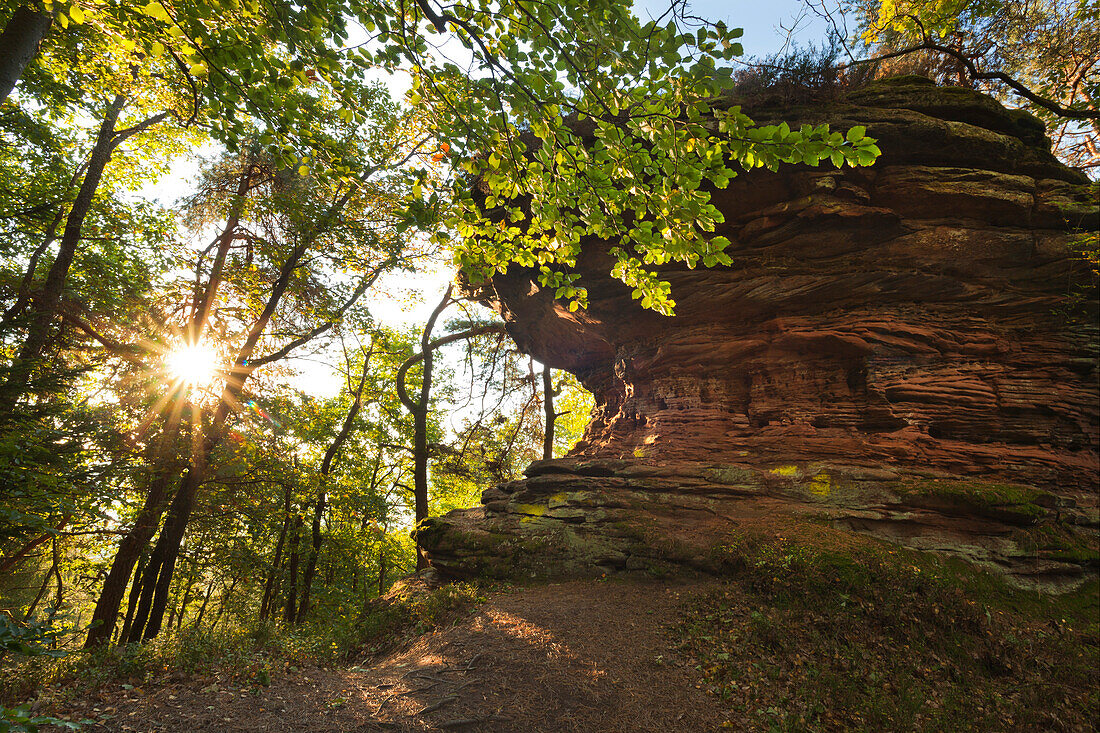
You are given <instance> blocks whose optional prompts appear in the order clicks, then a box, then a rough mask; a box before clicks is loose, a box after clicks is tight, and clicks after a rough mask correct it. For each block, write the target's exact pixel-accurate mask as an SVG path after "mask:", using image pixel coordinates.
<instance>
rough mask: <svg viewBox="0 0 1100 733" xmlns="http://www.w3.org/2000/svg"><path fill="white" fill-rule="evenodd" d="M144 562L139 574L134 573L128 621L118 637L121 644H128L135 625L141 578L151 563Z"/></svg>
mask: <svg viewBox="0 0 1100 733" xmlns="http://www.w3.org/2000/svg"><path fill="white" fill-rule="evenodd" d="M143 560H144V561H143V562H141V563H140V564H139V565H138V569H137V572H136V573H134V582H133V585H131V586H130V597H129V598H127V599H126V620H125V621H123V622H122V631H121V632H120V633H119V635H118V641H119V643H120V644H125V643H126V638H127V637H128V636H129V635H130V627H131V626H132V625H133V623H134V612H135V611H136V610H137V602H138V598H140V597H141V576H142V573H144V572H145V566H146V565H147V564H148V563H149V558H148V557H145V558H143Z"/></svg>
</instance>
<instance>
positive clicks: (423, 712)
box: [414, 695, 458, 715]
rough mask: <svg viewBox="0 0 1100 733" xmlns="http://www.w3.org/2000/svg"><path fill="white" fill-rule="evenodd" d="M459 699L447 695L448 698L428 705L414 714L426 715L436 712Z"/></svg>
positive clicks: (455, 696)
mask: <svg viewBox="0 0 1100 733" xmlns="http://www.w3.org/2000/svg"><path fill="white" fill-rule="evenodd" d="M457 699H458V695H447V697H445V698H443V699H442V700H439V701H437V702H434V703H432V704H431V705H426V706H425V707H423V708H421V709H420V710H417V711H416V713H414V714H415V715H426V714H428V713H431V712H435V711H436V710H439V709H440V708H441V707H443V706H444V705H446V704H447V703H451V702H454V701H455V700H457Z"/></svg>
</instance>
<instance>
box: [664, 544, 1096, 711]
mask: <svg viewBox="0 0 1100 733" xmlns="http://www.w3.org/2000/svg"><path fill="white" fill-rule="evenodd" d="M812 533H813V535H814V536H812V537H809V536H806V535H803V536H801V537H799V538H798V539H797V540H792V539H776V538H775V537H774V536H773V537H770V538H766V539H765V538H763V537H761V536H752V535H743V536H741V537H738V538H736V539H735V540H734V541H733V542H731V543H729V544H726V545H724V546H723V547H720V548H716V549H715V551H714V553H713V557H712V559H713V561H714V562H715V563H716V564H720V565H722V566H723V567H724V571H725V573H726V574H727V576H728V577H729V582H728V583H727V584H726V585H724V586H723V587H722V588H720V589H718V590H715V591H713V592H711V593H709V594H706V595H705V596H703V597H701V598H700V599H698V600H697V601H695V602H694V603H693V604H691V606H690V608H689V610H688V612H687V614H686V615H685V617H684V618H683V620H682V621H681V622H680V623H679V624H678V625H677V627H676V629H675V632H676V634H677V636H678V637H679V639H680V644H681V647H682V648H683V649H684V650H687V651H689V652H690V653H692V654H693V655H694V656H695V658H696V659H697V660H698V664H699V667H698V669H699V672H700V676H701V684H703V685H705V687H706V688H707V689H708V690H709V691H711V692H712V693H713V694H714V695H716V696H717V697H718V698H719V699H720V700H722V702H723V703H724V704H725V705H726V706H728V710H729V715H730V723H729V725H730V727H733V728H737V729H744V730H763V731H833V730H845V731H848V730H862V731H884V730H890V731H895V730H897V731H900V730H906V731H908V730H915V731H972V730H1012V731H1019V730H1035V731H1053V730H1094V729H1095V726H1096V724H1097V723H1098V722H1100V713H1098V710H1100V696H1098V690H1100V687H1098V684H1097V682H1098V680H1097V671H1096V670H1098V669H1100V652H1098V638H1100V629H1098V623H1100V607H1098V592H1100V586H1098V584H1097V582H1096V581H1095V580H1094V581H1092V582H1090V583H1089V584H1088V585H1087V586H1085V587H1084V588H1081V589H1079V590H1078V591H1076V592H1074V593H1072V594H1067V595H1063V596H1049V595H1040V594H1037V593H1035V592H1025V591H1020V590H1017V589H1014V588H1011V587H1009V586H1007V585H1006V584H1004V583H1003V582H1002V581H1001V580H1000V579H998V578H995V577H993V576H990V575H987V574H985V573H981V572H978V571H976V570H975V569H974V568H973V567H971V566H968V565H966V564H964V563H961V562H957V561H950V560H943V559H941V558H937V557H933V556H929V555H925V554H921V553H914V552H909V551H905V550H902V549H898V548H896V547H892V546H888V545H884V544H879V543H876V542H874V541H871V540H867V541H863V540H853V539H852V538H851V536H848V537H844V538H840V536H839V535H837V536H836V537H835V539H838V540H839V541H838V542H836V543H832V542H830V540H831V539H834V537H833V536H832V535H831V534H830V533H829V532H828V530H827V529H825V528H818V529H814V530H812Z"/></svg>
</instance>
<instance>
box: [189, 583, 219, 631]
mask: <svg viewBox="0 0 1100 733" xmlns="http://www.w3.org/2000/svg"><path fill="white" fill-rule="evenodd" d="M214 585H215V583H214V581H213V580H211V581H210V585H208V586H206V595H204V596H203V598H202V605H201V606H199V615H198V616H196V617H195V623H193V624H191V628H193V629H198V628H199V626H200V625H201V624H202V617H203V615H204V614H205V613H206V606H207V604H208V603H210V596H212V595H213V594H214Z"/></svg>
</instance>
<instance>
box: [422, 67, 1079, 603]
mask: <svg viewBox="0 0 1100 733" xmlns="http://www.w3.org/2000/svg"><path fill="white" fill-rule="evenodd" d="M750 114H751V115H752V116H753V117H754V118H755V119H757V120H758V121H761V122H762V121H765V120H768V119H771V118H774V119H776V120H779V119H783V120H786V121H788V122H790V123H791V124H792V125H794V124H801V123H804V122H809V123H813V124H817V123H820V122H828V123H830V125H831V126H832V127H833V128H834V129H838V130H844V129H846V128H848V127H851V126H853V125H857V124H858V125H863V126H865V127H866V128H867V134H868V135H870V136H872V137H875V138H878V140H879V147H880V148H881V149H882V151H883V155H882V157H881V158H880V159H879V161H878V162H877V163H876V164H875V165H874V166H873V167H871V168H866V169H845V170H843V171H840V170H835V169H830V168H825V167H822V168H810V167H806V166H790V167H787V168H784V169H782V170H780V171H779V172H776V173H772V172H768V171H755V172H753V173H751V174H744V175H741V176H739V177H738V178H736V179H734V180H733V181H732V182H731V183H730V185H729V187H728V188H726V189H724V190H720V191H714V192H713V197H712V200H713V201H714V203H715V204H716V206H718V208H719V209H720V210H721V211H722V212H723V214H724V215H725V219H726V222H725V225H724V228H723V230H721V231H719V232H718V233H719V234H723V235H725V236H726V237H728V238H729V239H730V241H731V242H732V245H731V247H730V249H729V250H728V253H729V254H730V256H731V257H732V258H733V263H732V264H731V265H730V266H728V267H717V268H712V269H698V270H688V269H685V268H675V267H670V268H667V269H664V270H663V271H662V275H663V276H664V277H666V278H667V279H668V280H669V281H670V282H671V284H672V294H673V297H674V298H675V300H676V303H677V307H676V316H675V317H671V318H668V317H663V316H659V315H656V314H654V313H651V312H647V311H643V310H642V309H641V308H640V307H638V306H637V305H636V304H635V303H634V302H633V301H632V300H631V298H630V293H629V290H628V289H627V288H626V287H625V286H623V285H622V284H620V283H617V282H615V281H613V280H612V279H610V277H609V276H608V275H607V273H608V271H609V270H610V261H609V255H608V253H607V245H606V244H605V243H602V242H599V241H587V242H585V244H584V248H583V252H582V256H581V259H580V261H579V263H578V270H579V271H580V272H581V273H582V280H581V282H582V283H583V284H584V285H586V286H587V288H588V293H589V306H588V308H587V309H586V310H582V311H579V312H577V313H571V312H570V311H569V310H568V309H567V308H566V307H565V306H564V304H562V303H558V302H555V301H554V299H553V297H552V293H551V292H548V291H546V290H544V289H539V288H538V286H537V281H536V280H535V277H534V273H532V272H531V271H528V270H523V269H520V268H513V269H510V270H509V272H508V273H507V274H506V275H502V276H498V277H496V278H495V279H494V280H493V282H492V283H491V286H489V287H488V288H487V289H486V290H485V291H484V292H483V296H484V297H485V299H486V300H487V301H488V302H490V303H492V304H493V306H494V307H495V308H496V309H497V310H498V311H499V312H500V314H501V315H502V317H503V318H504V320H505V322H506V323H507V326H508V330H509V333H510V334H511V335H512V337H513V338H514V339H515V341H516V343H517V344H518V345H519V347H520V348H521V349H522V350H523V351H525V352H527V353H530V354H532V355H533V356H534V357H535V358H537V359H539V360H540V361H543V362H545V363H548V364H550V365H551V366H554V367H557V368H560V369H566V370H568V371H570V372H572V373H574V374H576V375H577V376H578V377H579V378H580V380H581V381H582V382H583V383H584V385H585V386H586V387H587V388H588V389H589V390H591V391H592V393H593V394H594V395H595V397H596V403H597V406H596V409H595V410H594V412H593V415H592V420H591V423H590V425H589V426H588V429H587V431H586V434H585V437H584V440H582V441H581V442H580V443H579V444H578V445H577V446H576V448H574V450H573V451H572V452H571V453H570V455H569V457H567V458H565V459H562V460H560V461H552V462H544V463H539V464H535V465H533V466H532V467H531V469H529V471H528V477H527V478H526V479H524V480H521V481H515V482H511V483H509V484H505V485H503V486H500V487H495V488H492V489H489V490H488V491H486V492H485V495H484V497H483V506H482V507H480V508H478V509H475V510H467V511H465V512H453V513H451V514H449V515H447V516H446V517H443V518H440V519H437V520H434V521H433V523H432V524H431V525H430V526H429V527H428V528H427V529H426V530H425V531H424V532H423V535H422V542H423V544H424V546H425V547H426V549H427V553H428V556H429V558H430V561H431V563H432V564H433V565H434V566H436V567H438V568H439V569H441V570H443V571H444V572H448V573H451V574H471V573H488V574H496V575H509V574H515V573H517V572H518V573H525V574H530V573H534V574H537V575H576V574H586V573H597V572H606V571H607V570H608V569H624V568H625V569H661V570H667V569H670V567H672V566H676V565H678V564H688V565H696V566H699V567H705V566H706V565H707V563H708V560H707V557H708V552H709V550H708V548H711V547H713V546H717V545H720V544H721V542H722V541H723V537H725V536H726V535H728V533H729V532H731V531H736V528H737V527H738V526H739V525H741V524H744V523H746V522H759V521H763V518H765V517H779V516H781V515H782V516H786V517H790V516H811V517H817V518H819V519H822V520H825V521H828V522H832V523H834V524H838V525H842V526H846V527H850V528H851V529H853V530H857V531H863V532H871V533H874V534H878V535H881V536H884V537H887V538H889V539H891V540H893V541H896V542H900V543H902V544H906V545H910V546H913V547H918V548H921V549H935V550H943V551H946V552H951V553H954V554H958V555H962V556H964V557H967V558H968V559H971V560H974V561H977V562H980V563H983V564H986V565H989V566H993V567H997V568H999V569H1002V570H1004V571H1005V572H1007V573H1008V574H1009V575H1010V576H1012V577H1015V578H1017V579H1018V580H1020V581H1021V582H1028V583H1038V584H1043V585H1047V586H1051V587H1054V586H1059V585H1064V584H1072V583H1075V582H1077V581H1078V580H1079V579H1080V578H1082V577H1084V575H1087V573H1088V572H1089V570H1090V569H1092V570H1095V568H1096V565H1097V561H1096V557H1097V555H1096V533H1097V523H1098V520H1097V494H1098V491H1097V480H1098V479H1097V476H1098V469H1100V464H1098V458H1097V454H1098V441H1100V396H1098V388H1097V379H1098V375H1097V356H1098V346H1097V336H1098V328H1097V324H1096V310H1095V307H1096V304H1095V290H1091V291H1090V290H1089V287H1090V284H1093V283H1091V281H1090V276H1091V275H1092V273H1091V272H1090V271H1089V270H1088V267H1087V265H1086V264H1085V263H1084V262H1083V261H1082V259H1081V257H1080V256H1079V255H1077V254H1075V252H1074V244H1073V243H1074V241H1075V240H1076V239H1077V238H1079V237H1080V234H1079V231H1081V230H1086V231H1087V230H1090V229H1091V230H1094V229H1095V228H1096V227H1097V219H1098V211H1097V202H1096V201H1095V200H1094V199H1091V198H1090V196H1089V193H1088V191H1087V189H1086V188H1085V187H1084V186H1083V185H1082V184H1084V183H1085V182H1086V179H1084V178H1083V176H1082V175H1081V174H1080V173H1079V172H1076V171H1073V170H1070V169H1068V168H1066V167H1064V166H1062V165H1061V164H1060V163H1058V162H1057V160H1056V159H1055V158H1054V157H1053V156H1052V155H1051V154H1050V152H1049V142H1048V141H1047V140H1046V138H1045V137H1044V135H1043V128H1042V125H1041V124H1040V123H1039V122H1038V121H1036V120H1034V119H1033V118H1030V117H1028V116H1027V115H1026V114H1023V113H1020V112H1016V111H1010V110H1006V109H1004V108H1003V107H1001V106H1000V105H999V104H998V103H996V102H995V101H993V100H992V99H990V98H988V97H985V96H982V95H980V94H977V93H975V92H972V91H969V90H964V89H955V88H939V87H935V86H933V85H931V84H930V83H929V82H927V81H926V80H919V79H915V78H906V79H898V80H892V81H889V82H880V83H877V84H874V85H871V86H869V87H865V88H862V89H859V90H856V91H853V92H850V93H848V94H847V95H846V97H845V98H843V99H842V100H840V101H838V102H833V103H830V104H829V105H828V106H817V107H815V106H803V107H793V108H787V109H773V110H767V109H757V110H752V111H750ZM1093 286H1094V284H1093ZM777 521H778V520H777Z"/></svg>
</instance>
